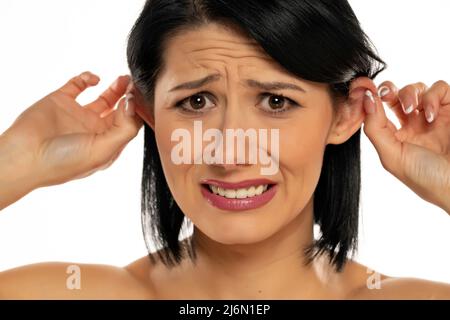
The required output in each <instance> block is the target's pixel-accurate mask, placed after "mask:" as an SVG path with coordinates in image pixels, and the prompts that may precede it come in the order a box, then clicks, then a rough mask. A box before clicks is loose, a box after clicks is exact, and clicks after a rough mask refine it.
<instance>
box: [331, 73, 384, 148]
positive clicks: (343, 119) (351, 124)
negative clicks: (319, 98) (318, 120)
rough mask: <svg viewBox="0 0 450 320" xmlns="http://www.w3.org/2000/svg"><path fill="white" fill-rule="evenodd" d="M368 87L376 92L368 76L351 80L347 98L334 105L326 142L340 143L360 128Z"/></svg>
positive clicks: (364, 115)
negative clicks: (334, 110)
mask: <svg viewBox="0 0 450 320" xmlns="http://www.w3.org/2000/svg"><path fill="white" fill-rule="evenodd" d="M368 89H369V90H371V91H372V92H374V93H375V94H376V92H377V88H376V85H375V84H374V83H373V81H372V80H371V79H370V78H367V77H358V78H356V79H354V80H353V81H352V82H351V84H350V88H349V96H348V98H347V99H346V100H345V101H344V102H341V103H340V104H339V105H337V106H336V108H337V109H336V112H335V114H334V118H333V123H332V125H331V128H330V131H329V133H328V138H327V144H336V145H338V144H342V143H344V142H346V141H347V140H348V139H350V138H351V136H352V135H353V134H354V133H355V132H356V131H358V129H360V128H361V126H362V124H363V122H364V119H365V117H366V113H365V111H364V105H363V103H364V94H365V92H366V90H368Z"/></svg>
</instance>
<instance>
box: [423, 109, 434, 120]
mask: <svg viewBox="0 0 450 320" xmlns="http://www.w3.org/2000/svg"><path fill="white" fill-rule="evenodd" d="M425 117H426V118H427V121H428V123H432V122H433V120H434V112H433V108H431V107H427V108H425Z"/></svg>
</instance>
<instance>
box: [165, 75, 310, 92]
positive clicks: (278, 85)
mask: <svg viewBox="0 0 450 320" xmlns="http://www.w3.org/2000/svg"><path fill="white" fill-rule="evenodd" d="M220 77H221V76H220V74H211V75H208V76H206V77H204V78H201V79H197V80H194V81H189V82H185V83H182V84H179V85H177V86H176V87H174V88H172V89H170V90H169V92H172V91H176V90H183V89H198V88H201V87H203V86H204V85H206V84H208V83H211V82H214V81H217V80H219V79H220ZM245 82H246V83H247V85H248V86H250V87H256V88H260V89H262V90H267V91H271V90H282V89H290V90H298V91H301V92H306V91H305V89H303V88H302V87H300V86H298V85H295V84H293V83H286V82H278V81H274V82H260V81H257V80H253V79H247V80H246V81H245Z"/></svg>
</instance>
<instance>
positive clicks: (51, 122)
mask: <svg viewBox="0 0 450 320" xmlns="http://www.w3.org/2000/svg"><path fill="white" fill-rule="evenodd" d="M99 81H100V78H99V77H98V76H96V75H93V74H92V73H90V72H84V73H82V74H81V75H79V76H76V77H74V78H72V79H71V80H70V81H68V82H67V83H66V84H65V85H64V86H62V87H61V88H59V89H58V90H56V91H54V92H52V93H50V94H49V95H47V96H46V97H44V98H42V99H41V100H39V101H37V102H36V103H34V104H33V105H32V106H31V107H29V108H28V109H26V110H25V111H24V112H22V114H20V116H19V117H18V118H17V119H16V121H15V122H14V123H13V124H12V126H11V127H10V128H8V130H7V131H6V132H5V133H4V134H3V136H4V138H5V140H6V141H8V146H9V148H7V149H6V150H13V151H14V154H15V155H21V156H22V157H21V162H22V163H23V162H24V159H26V166H28V168H27V169H26V170H29V172H30V174H31V175H32V179H33V180H34V187H35V188H36V187H42V186H49V185H55V184H60V183H64V182H67V181H69V180H73V179H79V178H82V177H86V176H88V175H90V174H92V173H94V172H95V171H97V170H100V169H104V168H106V167H108V166H110V165H111V164H112V163H113V162H114V161H115V160H116V158H117V157H118V156H119V155H120V153H121V151H122V150H123V148H124V147H125V146H126V144H127V143H128V142H129V141H130V140H132V139H133V138H134V137H135V136H136V135H137V133H138V131H139V129H140V128H141V127H142V120H141V119H140V118H139V116H138V115H137V114H136V113H135V112H134V107H135V106H134V104H133V101H132V99H131V98H132V97H133V95H132V94H131V95H129V99H131V100H130V101H129V103H128V108H126V107H125V105H126V98H123V99H121V100H120V101H119V103H118V106H119V107H118V108H116V110H115V108H114V106H115V105H116V103H117V101H118V100H119V99H120V98H121V97H122V96H123V95H124V94H125V93H126V90H127V89H128V91H129V90H130V89H131V88H132V85H131V84H130V77H129V76H121V77H119V78H118V79H117V80H116V81H115V83H114V84H113V85H111V86H110V87H109V88H108V89H107V90H106V91H105V92H103V93H102V94H101V95H100V96H99V97H98V98H97V99H96V100H95V101H93V102H92V103H89V104H87V105H86V106H84V107H82V106H81V105H80V104H78V103H77V101H76V100H75V99H76V98H77V96H78V95H79V94H80V93H82V92H83V91H84V90H86V88H88V87H90V86H95V85H97V84H98V82H99ZM125 109H127V110H125ZM11 147H12V149H11ZM11 152H12V151H11ZM20 170H24V168H23V166H21V167H20ZM30 179H31V177H30Z"/></svg>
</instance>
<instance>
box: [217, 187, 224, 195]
mask: <svg viewBox="0 0 450 320" xmlns="http://www.w3.org/2000/svg"><path fill="white" fill-rule="evenodd" d="M217 193H218V194H220V195H221V196H222V197H223V196H225V189H222V188H220V187H217Z"/></svg>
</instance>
